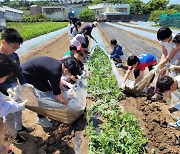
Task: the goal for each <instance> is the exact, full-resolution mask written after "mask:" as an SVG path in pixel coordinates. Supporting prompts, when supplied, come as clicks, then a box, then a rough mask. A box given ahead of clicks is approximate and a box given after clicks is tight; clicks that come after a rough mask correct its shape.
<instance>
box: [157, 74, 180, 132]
mask: <svg viewBox="0 0 180 154" xmlns="http://www.w3.org/2000/svg"><path fill="white" fill-rule="evenodd" d="M156 87H157V89H158V90H160V91H161V92H162V93H163V92H167V91H169V92H173V91H176V90H177V91H178V92H180V75H179V76H176V77H174V78H172V77H170V76H167V75H165V76H163V77H161V78H159V79H158V81H157V83H156ZM174 108H175V109H176V110H180V102H179V103H178V104H176V105H175V106H174ZM169 126H170V127H174V128H176V129H179V130H180V118H179V119H178V121H177V122H176V123H169Z"/></svg>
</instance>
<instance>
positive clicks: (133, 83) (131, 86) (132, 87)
mask: <svg viewBox="0 0 180 154" xmlns="http://www.w3.org/2000/svg"><path fill="white" fill-rule="evenodd" d="M134 87H135V81H132V82H131V83H130V85H129V88H130V89H134Z"/></svg>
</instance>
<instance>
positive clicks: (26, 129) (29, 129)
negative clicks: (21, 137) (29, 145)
mask: <svg viewBox="0 0 180 154" xmlns="http://www.w3.org/2000/svg"><path fill="white" fill-rule="evenodd" d="M32 131H34V128H27V127H24V126H23V125H22V128H21V129H20V130H18V133H30V132H32Z"/></svg>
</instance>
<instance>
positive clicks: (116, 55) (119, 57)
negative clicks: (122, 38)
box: [110, 39, 125, 67]
mask: <svg viewBox="0 0 180 154" xmlns="http://www.w3.org/2000/svg"><path fill="white" fill-rule="evenodd" d="M110 43H111V46H112V47H113V48H114V49H113V51H112V52H111V53H110V58H112V59H113V60H114V61H115V65H116V67H121V66H122V61H124V60H125V58H124V54H123V51H122V47H121V46H120V45H119V44H117V40H116V39H112V40H111V41H110Z"/></svg>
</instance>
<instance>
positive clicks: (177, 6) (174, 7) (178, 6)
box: [168, 4, 180, 12]
mask: <svg viewBox="0 0 180 154" xmlns="http://www.w3.org/2000/svg"><path fill="white" fill-rule="evenodd" d="M168 9H174V10H177V11H178V12H180V4H171V5H169V6H168Z"/></svg>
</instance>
